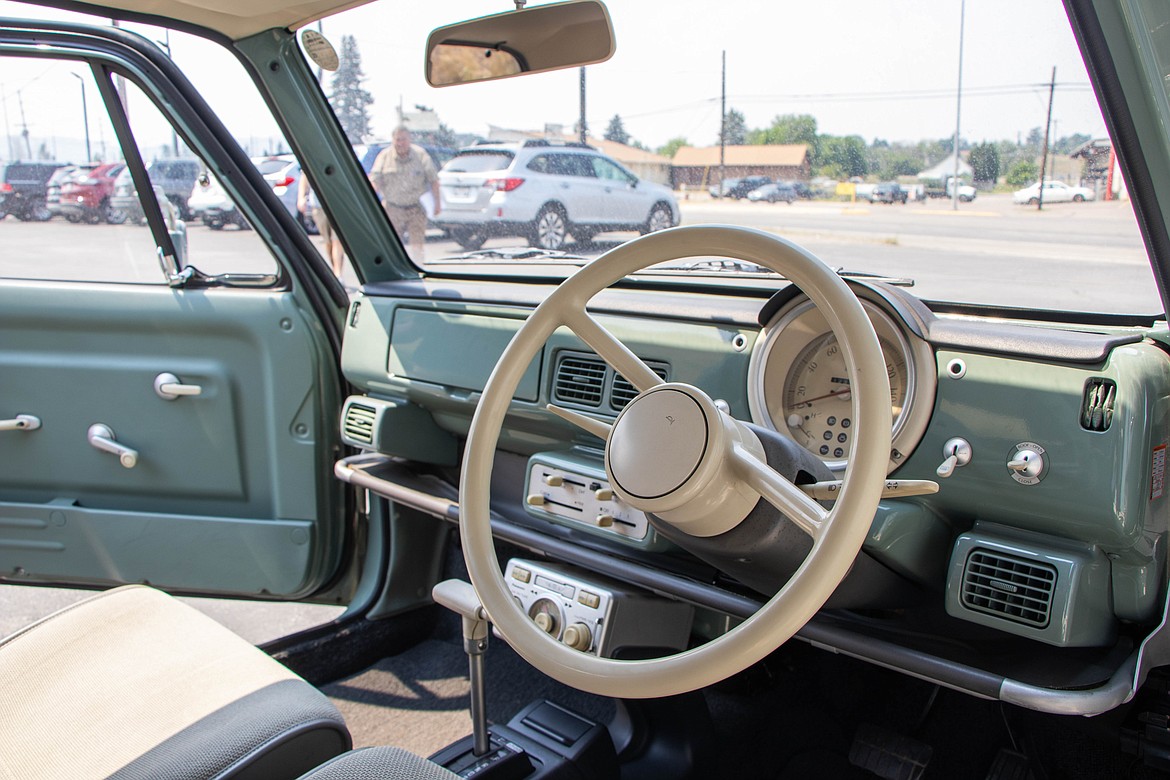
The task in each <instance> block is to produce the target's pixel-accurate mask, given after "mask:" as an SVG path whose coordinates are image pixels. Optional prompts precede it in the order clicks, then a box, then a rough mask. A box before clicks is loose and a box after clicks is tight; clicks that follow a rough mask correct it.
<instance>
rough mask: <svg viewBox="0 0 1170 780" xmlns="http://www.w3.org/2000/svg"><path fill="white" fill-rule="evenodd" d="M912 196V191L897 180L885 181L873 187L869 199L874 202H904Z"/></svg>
mask: <svg viewBox="0 0 1170 780" xmlns="http://www.w3.org/2000/svg"><path fill="white" fill-rule="evenodd" d="M909 198H910V193H908V192H907V191H906V190H904V189H902V188H901V186H899V185H898V184H897V183H895V182H883V183H881V184H879V185H877V186H876V187H874V188H873V191H872V192H871V193H870V195H869V199H870V200H871V201H873V202H874V203H902V204H905V203H906V201H907V200H908V199H909Z"/></svg>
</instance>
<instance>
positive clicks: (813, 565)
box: [459, 225, 892, 698]
mask: <svg viewBox="0 0 1170 780" xmlns="http://www.w3.org/2000/svg"><path fill="white" fill-rule="evenodd" d="M712 255H714V256H725V257H731V258H735V259H739V260H744V261H747V262H753V263H757V264H759V265H762V266H764V267H767V268H770V269H772V270H774V271H777V272H779V273H781V274H783V275H784V276H785V277H786V278H787V279H789V280H791V281H792V282H793V283H795V284H796V285H797V286H799V287H800V288H801V290H802V291H804V292H805V293H806V294H807V295H808V296H809V297H810V298H811V299H812V300H813V302H814V303H815V304H816V305H817V306H818V307H819V308H820V309H821V310H822V312H823V313H824V315H825V317H826V319H827V320H828V322H829V324H830V326H831V327H832V329H833V331H834V333H836V334H837V337H838V341H839V343H840V344H841V346H842V351H843V352H844V355H845V362H846V366H847V367H848V369H849V372H850V381H851V387H852V388H853V390H854V392H853V393H852V396H853V405H854V412H853V413H854V426H853V430H854V435H853V442H852V452H851V456H850V458H849V464H850V465H849V469H848V470H847V472H846V473H845V475H844V480H843V485H842V488H841V490H840V492H839V494H838V498H837V501H836V502H835V503H834V505H833V507H832V509H831V510H829V511H828V512H827V513H825V514H824V523H823V525H820V526H819V527H818V529H817V533H816V535H815V536H814V538H813V545H812V549H811V551H810V552H809V554H808V556H807V557H806V558H805V560H804V562H803V563H802V564H801V565H800V567H799V568H798V569H797V571H796V573H794V574H793V575H792V577H791V578H790V579H789V581H788V582H787V583H786V584H785V585H784V587H783V588H781V589H780V591H778V592H777V593H776V594H775V595H774V596H773V597H772V598H771V599H770V600H769V601H768V602H767V603H766V604H765V605H764V606H762V607H761V608H760V609H759V610H758V611H757V612H756V614H755V615H753V616H752V617H751V618H749V619H747V620H746V621H744V622H743V623H741V624H740V625H738V626H737V627H736V628H734V629H732V630H731V631H730V632H728V633H726V634H723V635H722V636H720V637H717V638H715V639H713V640H711V641H709V642H707V643H705V644H703V645H701V646H698V647H695V648H692V649H690V650H686V651H684V652H681V653H677V654H675V655H670V656H663V657H661V658H654V659H644V660H630V661H627V660H616V659H611V658H599V657H597V656H594V655H590V654H587V653H583V652H580V651H578V650H574V649H572V648H570V647H568V646H566V645H564V644H562V643H561V642H559V641H557V640H556V639H555V638H554V637H552V636H550V635H549V634H547V633H545V632H544V631H542V630H541V629H540V628H539V627H537V626H536V625H535V624H534V623H533V622H532V621H531V620H530V619H529V618H528V616H527V614H525V613H524V612H523V611H522V610H521V608H520V607H519V606H517V604H516V602H515V601H514V599H513V597H512V594H511V592H510V590H509V589H508V586H507V584H506V583H505V581H504V579H503V574H502V573H501V570H500V564H499V561H498V559H497V557H496V554H495V547H494V543H493V539H492V535H491V523H490V510H489V498H490V483H491V471H492V465H493V463H494V460H495V449H496V444H497V442H498V439H499V435H500V433H501V430H502V426H503V422H504V419H505V417H506V414H507V411H508V407H509V405H510V403H511V400H512V397H513V395H514V393H515V390H516V387H517V386H518V385H519V382H520V379H521V377H522V376H523V375H524V373H525V371H526V370H527V368H528V366H529V363H530V362H531V360H532V358H533V357H535V356H536V355H537V354H538V353H539V352H540V350H542V349H543V348H544V345H545V343H546V342H547V340H548V338H549V337H550V336H551V335H552V333H553V332H554V331H555V330H556V329H557V328H559V327H561V326H565V325H567V326H569V327H570V328H571V329H572V330H573V331H574V332H575V333H576V334H577V335H578V336H579V337H581V338H582V340H583V341H586V343H589V344H590V346H591V347H592V348H594V349H595V350H597V351H598V353H599V354H602V353H603V352H604V353H605V354H604V355H603V357H605V358H606V359H607V361H609V362H611V364H612V362H621V361H628V360H630V359H632V360H633V361H635V362H636V363H637V364H639V365H634V364H632V363H629V362H623V363H622V365H621V366H615V368H617V369H618V370H619V371H620V372H621V373H622V374H623V375H624V376H626V378H627V379H631V381H634V384H635V386H639V384H638V382H637V381H635V380H634V379H633V377H634V376H643V377H644V376H645V374H639V373H638V372H639V370H640V369H639V366H640V368H641V369H644V370H645V371H646V372H647V373H651V372H650V371H649V369H648V368H647V367H645V365H644V364H641V361H640V360H639V359H638V358H637V357H635V356H634V355H633V354H632V353H630V352H628V350H625V347H624V346H623V345H621V343H620V342H618V341H617V339H615V338H613V337H612V336H609V334H608V332H606V331H605V330H604V329H603V328H602V327H601V326H600V325H598V324H597V323H596V321H594V320H592V318H591V317H590V316H589V315H588V314H587V313H586V305H587V303H588V301H589V300H591V299H592V298H593V297H594V296H595V295H596V294H597V293H599V292H601V291H602V290H604V289H606V288H607V287H609V286H611V285H612V284H613V283H615V282H617V281H618V280H620V279H622V278H624V277H626V276H628V275H629V274H631V273H633V272H635V271H637V270H640V269H642V268H645V267H648V266H649V265H653V264H655V263H660V262H664V261H668V260H674V259H680V258H684V257H695V256H712ZM583 331H584V333H583ZM607 338H608V339H609V341H606V339H607ZM599 347H600V348H599ZM611 359H612V360H611ZM654 378H655V380H657V377H656V376H655V377H654ZM657 381H661V380H657ZM642 389H643V390H644V389H645V388H642ZM700 394H701V391H700ZM640 396H641V394H640ZM720 414H721V413H720ZM620 419H621V418H620V417H619V421H620ZM891 424H892V423H891V412H890V404H889V382H888V379H887V377H886V372H885V363H884V360H883V357H882V351H881V346H880V345H879V343H878V340H877V335H876V334H875V332H874V330H873V326H872V324H871V323H870V321H869V318H868V316H867V315H866V314H865V311H864V309H863V308H862V306H861V304H860V302H859V301H858V300H857V298H856V296H854V294H853V293H852V291H851V290H850V289H849V287H848V286H847V285H846V284H845V283H844V282H843V281H842V280H841V278H840V277H839V276H838V275H837V274H836V273H835V272H834V271H832V270H831V269H830V268H828V267H827V266H826V265H825V264H824V263H822V262H821V261H820V260H818V259H817V258H816V257H815V256H814V255H812V254H811V253H810V252H808V251H807V250H805V249H803V248H802V247H800V246H798V245H796V244H794V243H792V242H789V241H787V240H785V239H782V238H779V237H777V236H775V235H772V234H770V233H764V232H762V231H758V230H752V229H748V228H740V227H734V226H715V225H710V226H690V227H681V228H673V229H670V230H665V231H661V232H657V233H652V234H650V235H647V236H644V237H642V238H639V239H636V240H634V241H630V242H628V243H625V244H622V245H620V246H618V247H616V248H615V249H612V250H610V251H609V252H607V253H606V254H604V255H602V256H601V257H599V258H597V259H596V260H594V261H593V262H592V263H590V264H588V265H586V266H584V267H583V268H581V269H580V270H579V271H578V272H577V273H575V274H574V275H573V276H571V277H569V278H568V279H566V280H565V281H564V282H563V283H562V284H561V285H560V286H559V287H558V288H557V289H556V290H555V291H554V292H553V293H552V294H551V295H550V296H549V297H548V298H547V299H546V300H545V301H544V302H543V303H541V304H540V306H538V307H537V308H536V310H535V311H533V313H532V314H531V315H530V316H529V317H528V319H527V320H526V321H525V323H524V325H523V326H521V328H520V330H519V331H518V332H517V333H516V335H515V336H514V337H513V339H512V341H511V342H510V343H509V345H508V347H507V348H506V349H505V351H504V353H503V355H502V356H501V357H500V360H499V362H498V363H497V365H496V368H495V370H494V371H493V372H492V375H491V377H490V378H489V379H488V382H487V385H486V386H485V388H484V391H483V393H482V396H481V398H480V401H479V404H478V407H477V409H476V413H475V416H474V419H473V420H472V424H471V428H470V431H469V433H468V439H467V444H466V448H465V452H464V462H463V471H462V477H461V480H460V490H459V502H460V523H459V525H460V534H461V538H462V543H463V550H464V557H465V559H466V563H467V568H468V573H469V575H470V577H471V582H472V585H473V586H474V587H475V590H476V592H477V593H478V595H479V597H480V600H481V603H482V604H483V606H484V609H485V610H486V611H487V613H488V615H489V616H490V619H491V621H492V622H493V623H494V624H495V625H496V626H497V628H499V630H500V631H501V633H503V635H504V636H505V637H506V638H507V640H508V642H509V644H510V645H511V646H512V647H513V648H514V649H515V650H516V651H517V652H518V653H519V654H520V655H521V656H522V657H524V658H525V659H526V660H527V661H528V662H529V663H531V664H532V665H533V666H535V667H537V668H538V669H540V670H541V671H542V672H544V673H545V674H548V675H549V676H550V677H553V678H554V679H557V680H559V681H560V682H563V683H565V684H567V685H570V686H573V687H575V688H578V689H580V690H583V691H587V692H590V693H594V694H598V695H602V696H613V697H620V698H656V697H662V696H670V695H674V694H678V693H683V692H686V691H691V690H697V689H699V688H703V687H706V686H708V685H710V684H713V683H715V682H718V681H719V680H722V679H725V678H726V677H729V676H731V675H732V674H735V673H737V672H739V671H742V670H743V669H746V668H747V667H748V666H750V665H751V664H753V663H755V662H757V661H759V660H761V659H762V658H764V657H765V656H766V655H768V654H769V653H770V652H772V651H773V650H775V649H776V648H777V647H779V646H780V645H782V644H783V643H784V642H786V641H788V639H790V638H791V637H792V636H793V635H794V634H795V633H796V632H797V631H798V630H799V629H800V628H801V627H802V626H803V625H804V624H805V623H806V622H807V621H808V620H809V619H810V618H811V617H812V616H813V614H815V612H816V611H817V610H818V609H820V607H821V606H822V605H823V604H824V602H825V601H826V600H827V599H828V597H829V596H830V595H831V594H832V592H833V590H834V589H835V588H836V587H837V585H838V584H839V583H840V581H841V580H842V579H844V577H845V575H846V574H847V573H848V571H849V568H850V566H851V565H852V563H853V561H854V559H855V558H856V556H857V553H858V551H859V550H860V549H861V544H862V542H863V541H864V540H865V537H866V534H867V532H868V530H869V527H870V522H871V521H872V518H873V516H874V513H875V512H876V509H877V504H878V501H879V499H880V497H881V491H882V486H883V483H884V481H885V477H886V464H887V462H888V460H889V451H890V429H891ZM744 462H745V463H746V462H749V461H744ZM740 465H742V463H741V464H740ZM765 468H767V467H766V466H765ZM732 469H733V470H735V472H736V473H737V474H740V475H741V476H742V477H743V479H744V480H745V481H747V480H748V479H753V480H754V479H757V478H760V477H761V475H760V474H758V473H756V472H758V467H749V468H748V472H751V473H750V474H749V473H747V472H742V471H739V470H737V468H736V464H732ZM753 469H754V470H753ZM772 474H773V475H774V476H776V477H777V478H778V479H781V480H782V481H783V478H780V477H779V476H778V475H775V474H774V472H772ZM784 484H786V485H789V487H791V485H790V483H787V482H785V483H784ZM791 492H795V493H799V491H798V490H796V489H795V488H791ZM768 500H769V501H770V502H772V503H775V501H774V500H772V499H771V498H769V499H768ZM806 511H811V510H806ZM822 511H823V510H822Z"/></svg>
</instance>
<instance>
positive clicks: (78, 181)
mask: <svg viewBox="0 0 1170 780" xmlns="http://www.w3.org/2000/svg"><path fill="white" fill-rule="evenodd" d="M125 167H126V165H125V163H104V164H102V165H99V166H97V167H96V168H93V169H92V170H90V171H87V172H86V173H84V174H82V175H80V176H77V177H75V178H73V179H70V180H68V181H66V182H64V183H63V184H62V185H61V200H60V201H59V202H58V203H57V210H58V211H59V212H60V213H62V214H64V215H65V218H66V219H68V220H69V221H70V222H88V223H90V224H97V223H98V222H102V221H103V220H104V221H105V222H107V223H109V224H111V225H121V224H122V223H123V222H125V221H126V212H125V211H122V210H121V209H116V208H114V207H113V206H111V205H110V196H111V195H113V193H114V180H115V179H117V178H118V174H119V173H121V172H122V170H123V169H124V168H125Z"/></svg>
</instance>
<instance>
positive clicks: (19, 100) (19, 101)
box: [16, 89, 33, 160]
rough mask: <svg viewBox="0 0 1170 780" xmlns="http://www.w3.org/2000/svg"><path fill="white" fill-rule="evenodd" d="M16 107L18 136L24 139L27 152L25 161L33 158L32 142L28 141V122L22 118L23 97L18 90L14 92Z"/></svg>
mask: <svg viewBox="0 0 1170 780" xmlns="http://www.w3.org/2000/svg"><path fill="white" fill-rule="evenodd" d="M16 105H17V106H19V107H20V135H21V137H23V138H24V148H25V151H26V152H28V157H27V158H26V159H29V160H31V159H32V158H33V153H32V142H31V141H29V139H28V120H27V119H25V118H24V97H22V96H21V94H20V90H19V89H18V90H16Z"/></svg>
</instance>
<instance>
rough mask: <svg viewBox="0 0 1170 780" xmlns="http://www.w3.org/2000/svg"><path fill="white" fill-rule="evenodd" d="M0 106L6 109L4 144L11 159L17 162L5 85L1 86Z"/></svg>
mask: <svg viewBox="0 0 1170 780" xmlns="http://www.w3.org/2000/svg"><path fill="white" fill-rule="evenodd" d="M0 105H2V106H3V108H4V144H5V146H6V147H7V148H8V157H9V159H12V160H15V159H16V153H15V152H13V151H12V125H10V124H9V123H8V98H7V97H6V96H5V94H4V85H3V84H0Z"/></svg>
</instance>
